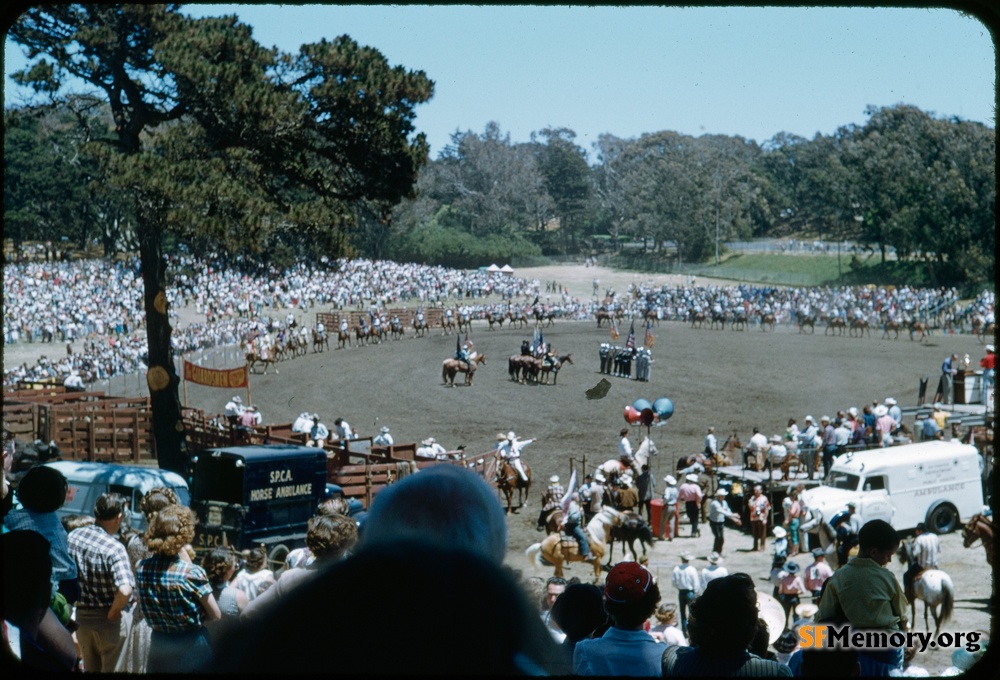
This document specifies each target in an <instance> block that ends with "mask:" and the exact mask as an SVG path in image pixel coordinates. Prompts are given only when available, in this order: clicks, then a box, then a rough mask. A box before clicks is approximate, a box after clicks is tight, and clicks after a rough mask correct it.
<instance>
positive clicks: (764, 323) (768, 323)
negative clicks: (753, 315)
mask: <svg viewBox="0 0 1000 680" xmlns="http://www.w3.org/2000/svg"><path fill="white" fill-rule="evenodd" d="M776 322H777V319H776V318H775V316H774V314H770V313H768V314H762V315H761V317H760V330H761V331H766V330H767V329H768V327H770V329H771V332H772V333H773V332H774V324H775V323H776Z"/></svg>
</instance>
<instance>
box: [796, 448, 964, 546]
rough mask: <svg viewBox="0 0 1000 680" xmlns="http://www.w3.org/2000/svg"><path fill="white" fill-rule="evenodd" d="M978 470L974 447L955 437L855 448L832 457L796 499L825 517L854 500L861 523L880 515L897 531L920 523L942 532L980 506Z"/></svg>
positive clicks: (829, 516)
mask: <svg viewBox="0 0 1000 680" xmlns="http://www.w3.org/2000/svg"><path fill="white" fill-rule="evenodd" d="M981 470H982V457H981V456H980V455H979V451H977V450H976V448H975V447H974V446H970V445H968V444H960V443H958V442H957V441H929V442H921V443H919V444H907V445H903V446H892V447H888V448H884V449H868V450H865V451H855V452H851V453H847V454H844V455H842V456H840V457H839V458H837V460H836V461H834V464H833V467H832V468H831V469H830V474H829V475H827V478H826V479H825V480H823V484H822V485H821V486H818V487H815V488H812V489H808V490H806V491H805V492H803V494H802V498H803V500H804V501H805V503H806V505H808V506H809V507H810V508H816V509H818V510H820V511H821V512H822V513H823V517H824V519H825V520H826V521H830V520H831V519H833V517H835V516H836V515H837V514H839V513H840V512H843V511H846V510H847V503H848V502H849V501H854V502H856V503H857V513H858V514H859V515H860V516H861V519H862V520H863V521H865V522H867V521H868V520H872V519H884V520H885V521H887V522H889V523H890V524H892V526H893V527H894V528H895V529H897V530H899V531H907V530H910V529H913V528H915V527H916V526H917V524H918V523H919V522H924V523H926V524H927V528H928V529H929V530H930V531H933V532H935V533H938V534H946V533H948V532H950V531H954V530H955V529H956V528H958V527H959V526H961V518H969V517H971V516H972V515H974V514H976V513H977V512H980V511H981V510H982V508H983V487H982V477H981V476H980V475H981Z"/></svg>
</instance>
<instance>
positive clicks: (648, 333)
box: [642, 321, 656, 349]
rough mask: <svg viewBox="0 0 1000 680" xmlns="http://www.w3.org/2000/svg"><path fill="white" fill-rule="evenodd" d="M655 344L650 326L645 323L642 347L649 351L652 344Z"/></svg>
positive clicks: (648, 323)
mask: <svg viewBox="0 0 1000 680" xmlns="http://www.w3.org/2000/svg"><path fill="white" fill-rule="evenodd" d="M654 342H656V338H654V337H653V329H652V327H651V326H650V322H649V321H647V322H646V339H645V340H644V341H643V343H642V344H643V346H644V347H648V348H650V349H652V348H653V343H654Z"/></svg>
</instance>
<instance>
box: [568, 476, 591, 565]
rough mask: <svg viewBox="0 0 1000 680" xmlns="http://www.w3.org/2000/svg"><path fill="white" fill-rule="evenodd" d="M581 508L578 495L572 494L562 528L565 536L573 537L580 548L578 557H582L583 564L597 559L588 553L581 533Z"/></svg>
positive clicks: (583, 534) (586, 543)
mask: <svg viewBox="0 0 1000 680" xmlns="http://www.w3.org/2000/svg"><path fill="white" fill-rule="evenodd" d="M582 524H583V508H581V507H580V494H578V493H574V494H573V495H572V496H570V500H569V509H568V510H567V512H566V516H565V517H563V521H562V528H563V529H564V530H565V532H566V533H567V534H570V535H572V536H573V538H575V539H576V542H577V545H579V546H580V555H581V556H582V557H583V560H584V562H590V561H591V560H594V559H596V558H597V556H596V555H592V554H591V552H590V543H589V542H588V541H587V535H586V534H585V533H583V526H582Z"/></svg>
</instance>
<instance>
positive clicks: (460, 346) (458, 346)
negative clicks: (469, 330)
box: [455, 333, 462, 359]
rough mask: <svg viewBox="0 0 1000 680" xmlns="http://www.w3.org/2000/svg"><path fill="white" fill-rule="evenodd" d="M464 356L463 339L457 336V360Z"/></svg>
mask: <svg viewBox="0 0 1000 680" xmlns="http://www.w3.org/2000/svg"><path fill="white" fill-rule="evenodd" d="M460 356H462V338H460V337H459V336H458V334H457V333H456V334H455V358H456V359H457V358H458V357H460Z"/></svg>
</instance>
